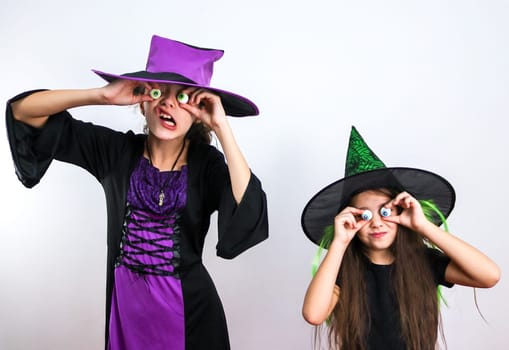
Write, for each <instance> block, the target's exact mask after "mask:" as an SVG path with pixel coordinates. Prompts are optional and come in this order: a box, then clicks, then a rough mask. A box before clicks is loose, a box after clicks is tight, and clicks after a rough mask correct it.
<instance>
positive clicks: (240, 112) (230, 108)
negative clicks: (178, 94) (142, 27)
mask: <svg viewBox="0 0 509 350" xmlns="http://www.w3.org/2000/svg"><path fill="white" fill-rule="evenodd" d="M92 71H93V72H94V73H95V74H97V75H99V76H100V77H101V78H103V79H104V80H106V81H107V82H108V83H110V82H112V81H114V80H116V79H126V80H135V81H140V82H148V83H160V84H179V85H185V86H195V87H199V88H204V89H207V90H210V91H212V92H213V93H215V94H217V95H218V96H219V97H220V98H221V103H222V104H223V108H224V110H225V112H226V114H227V115H229V116H231V117H247V116H255V115H258V114H259V110H258V107H257V106H256V105H255V104H254V103H253V102H252V101H250V100H249V99H247V98H245V97H243V96H240V95H237V94H235V93H233V92H230V91H226V90H221V89H217V88H213V87H210V86H205V85H200V84H197V83H195V82H194V81H192V80H190V79H188V78H186V77H184V76H182V75H180V74H177V73H171V72H161V73H153V72H147V71H139V72H133V73H126V74H122V75H116V74H110V73H105V72H101V71H98V70H95V69H92Z"/></svg>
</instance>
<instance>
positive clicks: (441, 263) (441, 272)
mask: <svg viewBox="0 0 509 350" xmlns="http://www.w3.org/2000/svg"><path fill="white" fill-rule="evenodd" d="M426 255H427V257H428V261H429V264H430V267H431V272H432V273H433V278H434V279H435V283H436V284H437V285H438V284H441V285H443V286H446V287H447V288H451V287H452V286H454V284H453V283H449V282H447V281H446V280H445V269H446V268H447V265H449V263H450V261H451V259H450V258H449V257H448V256H447V255H445V254H444V253H442V252H441V251H440V250H438V249H434V248H427V249H426Z"/></svg>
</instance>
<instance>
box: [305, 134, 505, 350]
mask: <svg viewBox="0 0 509 350" xmlns="http://www.w3.org/2000/svg"><path fill="white" fill-rule="evenodd" d="M345 173H346V174H345V178H343V179H341V180H339V181H336V182H334V183H333V184H331V185H329V186H327V187H326V188H324V189H323V190H321V191H320V192H319V193H318V194H316V195H315V196H314V197H313V198H312V199H311V200H310V202H309V203H308V204H307V205H306V207H305V209H304V212H303V214H302V226H303V229H304V232H305V233H306V235H307V236H308V238H310V239H311V240H312V241H313V242H314V243H316V244H320V246H321V247H326V248H328V251H327V254H326V256H325V258H324V259H323V261H322V263H321V265H320V267H319V268H318V270H317V272H316V274H315V275H314V277H313V279H312V281H311V283H310V285H309V287H308V289H307V292H306V296H305V299H304V305H303V309H302V313H303V316H304V319H305V320H306V321H307V322H309V323H311V324H313V325H320V324H322V323H323V322H324V321H326V320H327V321H328V324H329V331H328V336H329V345H330V346H331V347H332V348H334V349H391V350H395V349H412V350H431V349H435V347H436V345H437V330H438V325H439V323H440V322H439V321H440V315H439V304H438V302H439V301H438V298H437V293H436V291H437V285H438V284H441V285H445V286H447V287H451V286H452V285H453V284H461V285H465V286H471V287H479V288H489V287H492V286H494V285H495V284H496V283H497V282H498V280H499V276H500V271H499V269H498V267H497V266H496V265H495V264H494V263H493V262H492V261H491V260H490V259H489V258H488V257H487V256H485V255H484V254H483V253H481V252H480V251H478V250H477V249H475V248H474V247H472V246H470V245H469V244H467V243H465V242H463V241H462V240H460V239H459V238H457V237H455V236H453V235H452V234H450V233H447V232H444V230H442V229H440V228H439V227H438V225H440V224H441V223H442V222H443V223H444V226H445V224H446V223H445V217H447V216H448V215H449V214H450V212H451V211H452V209H453V206H454V201H455V194H454V190H453V188H452V186H451V185H450V184H449V183H448V182H447V181H446V180H445V179H443V178H442V177H440V176H438V175H436V174H433V173H430V172H428V171H425V170H420V169H412V168H386V167H385V165H384V164H383V163H382V162H381V161H380V159H378V157H377V156H376V155H375V154H374V153H373V152H372V151H371V150H370V149H369V148H368V146H367V145H366V144H365V143H364V140H363V139H362V138H361V136H360V135H359V134H358V133H357V130H356V129H355V128H352V132H351V135H350V144H349V149H348V155H347V162H346V171H345ZM338 212H339V213H338ZM332 223H333V225H331V224H332ZM328 225H329V226H328ZM318 257H319V255H318Z"/></svg>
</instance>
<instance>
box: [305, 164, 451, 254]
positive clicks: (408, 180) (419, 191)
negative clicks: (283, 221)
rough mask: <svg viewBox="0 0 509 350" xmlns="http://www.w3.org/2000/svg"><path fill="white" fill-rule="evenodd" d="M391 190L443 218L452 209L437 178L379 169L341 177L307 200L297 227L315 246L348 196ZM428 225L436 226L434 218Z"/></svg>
mask: <svg viewBox="0 0 509 350" xmlns="http://www.w3.org/2000/svg"><path fill="white" fill-rule="evenodd" d="M378 188H391V189H395V190H397V191H407V192H408V193H410V194H411V195H412V196H414V197H415V198H416V199H417V200H432V201H433V202H434V204H435V205H436V206H437V207H438V209H439V210H440V211H441V212H442V214H443V215H444V216H445V217H446V218H447V217H448V216H449V214H450V213H451V211H452V209H453V208H454V203H455V201H456V194H455V192H454V188H453V187H452V185H451V184H450V183H449V182H448V181H447V180H446V179H444V178H443V177H441V176H440V175H437V174H435V173H432V172H430V171H426V170H422V169H415V168H404V167H394V168H381V169H376V170H371V171H366V172H363V173H359V174H356V175H352V176H348V177H345V178H343V179H341V180H338V181H336V182H333V183H332V184H330V185H328V186H327V187H325V188H323V189H322V190H321V191H319V192H318V193H317V194H315V195H314V196H313V198H311V200H309V202H308V203H307V204H306V206H305V207H304V211H303V212H302V217H301V224H302V228H303V230H304V233H305V234H306V236H307V237H308V238H309V239H310V240H311V241H312V242H313V243H315V244H317V245H319V244H320V241H321V239H322V237H323V234H324V229H325V228H326V227H327V226H330V225H332V224H333V223H334V217H335V216H336V215H337V214H338V213H339V212H340V211H341V210H343V209H344V208H345V207H346V206H348V203H349V202H350V200H351V198H352V196H354V195H355V194H357V193H360V192H363V191H365V190H369V189H378ZM432 221H433V222H434V223H435V224H437V225H440V224H441V219H440V217H439V216H438V215H437V216H436V217H435V216H434V217H433V219H432Z"/></svg>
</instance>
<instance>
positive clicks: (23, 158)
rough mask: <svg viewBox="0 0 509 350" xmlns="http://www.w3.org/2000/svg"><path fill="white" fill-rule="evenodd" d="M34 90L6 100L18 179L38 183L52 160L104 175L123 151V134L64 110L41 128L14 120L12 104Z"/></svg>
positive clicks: (9, 132)
mask: <svg viewBox="0 0 509 350" xmlns="http://www.w3.org/2000/svg"><path fill="white" fill-rule="evenodd" d="M37 91H42V90H34V91H27V92H24V93H22V94H20V95H17V96H15V97H13V98H12V99H10V100H9V101H8V102H7V108H6V127H7V137H8V141H9V146H10V150H11V154H12V159H13V161H14V167H15V171H16V175H17V176H18V179H19V180H20V181H21V182H22V183H23V185H24V186H26V187H28V188H31V187H33V186H35V185H37V184H38V183H39V181H40V180H41V178H42V177H43V176H44V174H45V173H46V171H47V170H48V168H49V166H50V164H51V162H52V160H53V159H56V160H60V161H63V162H67V163H71V164H75V165H78V166H80V167H82V168H84V169H85V170H87V171H88V172H90V173H91V174H92V175H94V176H95V177H96V178H97V179H98V180H100V179H101V178H103V177H104V176H105V174H106V173H107V172H108V171H109V170H110V169H112V167H113V166H114V164H115V162H116V159H118V157H119V155H120V154H121V153H122V149H123V145H124V144H125V134H124V133H121V132H117V131H113V130H111V129H109V128H106V127H102V126H97V125H93V124H92V123H85V122H82V121H79V120H75V119H73V118H72V117H71V115H70V114H69V113H68V112H67V111H62V112H60V113H57V114H55V115H52V116H50V117H49V118H48V121H47V122H46V124H45V125H44V126H43V127H41V128H34V127H32V126H30V125H27V124H25V123H22V122H20V121H17V120H16V119H14V116H13V113H12V108H11V103H12V102H14V101H17V100H19V99H21V98H24V97H26V96H28V95H29V94H32V93H34V92H37Z"/></svg>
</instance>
